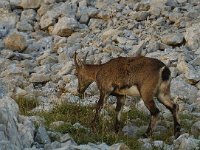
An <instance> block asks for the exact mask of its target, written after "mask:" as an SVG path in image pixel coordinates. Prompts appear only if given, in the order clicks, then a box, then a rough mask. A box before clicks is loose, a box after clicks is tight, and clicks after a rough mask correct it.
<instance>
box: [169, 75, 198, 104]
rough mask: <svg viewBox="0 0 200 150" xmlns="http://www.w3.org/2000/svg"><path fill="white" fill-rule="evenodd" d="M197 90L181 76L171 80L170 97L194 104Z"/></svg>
mask: <svg viewBox="0 0 200 150" xmlns="http://www.w3.org/2000/svg"><path fill="white" fill-rule="evenodd" d="M197 92H198V89H197V88H196V87H195V86H192V85H190V84H188V83H187V82H186V81H185V80H184V77H183V76H182V75H180V76H178V77H176V78H174V79H172V81H171V95H172V97H173V98H176V97H179V98H181V99H185V100H186V101H187V102H189V103H193V102H196V100H197Z"/></svg>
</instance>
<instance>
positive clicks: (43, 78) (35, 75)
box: [29, 73, 50, 82]
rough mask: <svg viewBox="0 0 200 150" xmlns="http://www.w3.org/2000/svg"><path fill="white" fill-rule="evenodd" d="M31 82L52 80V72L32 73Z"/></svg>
mask: <svg viewBox="0 0 200 150" xmlns="http://www.w3.org/2000/svg"><path fill="white" fill-rule="evenodd" d="M29 81H30V82H48V81H50V74H38V73H32V75H31V78H30V79H29Z"/></svg>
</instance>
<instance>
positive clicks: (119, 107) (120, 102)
mask: <svg viewBox="0 0 200 150" xmlns="http://www.w3.org/2000/svg"><path fill="white" fill-rule="evenodd" d="M124 101H125V99H124V96H123V95H119V96H117V106H116V109H115V111H116V121H115V132H116V133H117V132H118V131H119V127H120V120H121V111H122V107H123V105H124Z"/></svg>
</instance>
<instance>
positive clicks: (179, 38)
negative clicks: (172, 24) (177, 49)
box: [161, 33, 184, 46]
mask: <svg viewBox="0 0 200 150" xmlns="http://www.w3.org/2000/svg"><path fill="white" fill-rule="evenodd" d="M183 40H184V38H183V34H181V33H175V34H168V35H164V36H163V37H162V38H161V41H162V42H163V43H164V44H167V45H171V46H176V45H179V44H181V43H183Z"/></svg>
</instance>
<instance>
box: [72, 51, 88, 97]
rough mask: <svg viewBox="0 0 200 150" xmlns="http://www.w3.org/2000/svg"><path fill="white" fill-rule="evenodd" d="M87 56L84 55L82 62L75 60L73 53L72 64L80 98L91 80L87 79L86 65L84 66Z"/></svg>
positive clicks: (75, 56)
mask: <svg viewBox="0 0 200 150" xmlns="http://www.w3.org/2000/svg"><path fill="white" fill-rule="evenodd" d="M87 54H88V53H87ZM87 54H86V55H85V57H84V60H83V61H82V60H80V59H78V58H77V52H75V53H74V63H75V68H76V72H75V74H76V76H77V78H78V89H77V91H78V93H79V94H80V96H81V98H83V95H84V92H85V90H86V89H87V87H88V86H89V85H90V83H91V80H90V78H89V74H88V71H87V65H86V57H87Z"/></svg>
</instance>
